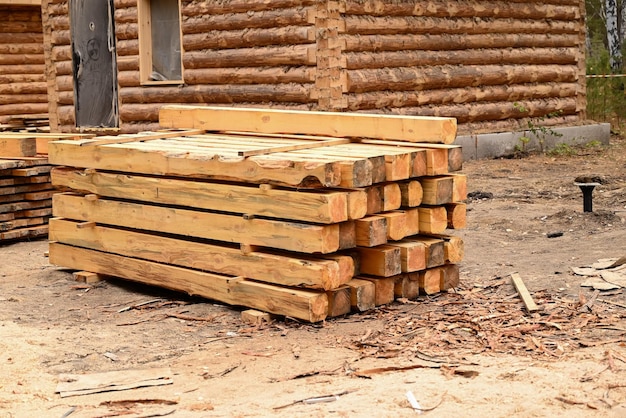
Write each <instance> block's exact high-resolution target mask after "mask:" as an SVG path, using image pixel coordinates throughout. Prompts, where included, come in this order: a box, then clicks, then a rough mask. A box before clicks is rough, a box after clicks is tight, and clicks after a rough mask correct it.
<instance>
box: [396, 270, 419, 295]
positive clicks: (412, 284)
mask: <svg viewBox="0 0 626 418" xmlns="http://www.w3.org/2000/svg"><path fill="white" fill-rule="evenodd" d="M419 293H420V287H419V274H418V273H409V274H401V275H399V276H396V277H395V285H394V296H395V297H396V299H398V298H404V299H409V300H413V299H417V297H418V296H419Z"/></svg>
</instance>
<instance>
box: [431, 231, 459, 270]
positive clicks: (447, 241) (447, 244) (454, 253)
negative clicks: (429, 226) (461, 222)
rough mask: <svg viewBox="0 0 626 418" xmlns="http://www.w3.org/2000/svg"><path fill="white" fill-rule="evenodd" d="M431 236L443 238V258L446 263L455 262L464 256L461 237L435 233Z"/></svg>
mask: <svg viewBox="0 0 626 418" xmlns="http://www.w3.org/2000/svg"><path fill="white" fill-rule="evenodd" d="M432 237H433V238H438V239H442V240H443V249H444V258H445V261H446V263H451V264H456V263H460V262H461V261H463V258H464V257H465V243H464V241H463V238H461V237H458V236H455V235H445V234H437V235H433V236H432Z"/></svg>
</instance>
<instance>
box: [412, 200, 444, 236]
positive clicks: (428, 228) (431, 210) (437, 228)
mask: <svg viewBox="0 0 626 418" xmlns="http://www.w3.org/2000/svg"><path fill="white" fill-rule="evenodd" d="M417 209H418V211H419V229H420V233H421V234H440V233H442V232H443V231H445V230H446V228H447V227H448V213H447V212H446V208H445V207H444V206H420V207H418V208H417Z"/></svg>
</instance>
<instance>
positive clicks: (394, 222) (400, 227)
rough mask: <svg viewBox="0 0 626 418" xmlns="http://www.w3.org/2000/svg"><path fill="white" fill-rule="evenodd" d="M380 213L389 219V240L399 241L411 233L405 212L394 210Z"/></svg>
mask: <svg viewBox="0 0 626 418" xmlns="http://www.w3.org/2000/svg"><path fill="white" fill-rule="evenodd" d="M379 215H380V216H382V217H383V218H385V219H387V240H389V241H397V240H401V239H402V238H404V237H406V236H408V235H409V232H408V231H409V227H408V225H407V216H406V213H405V212H403V211H392V212H384V213H380V214H379Z"/></svg>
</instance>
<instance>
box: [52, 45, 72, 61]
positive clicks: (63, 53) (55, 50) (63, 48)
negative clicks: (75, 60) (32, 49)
mask: <svg viewBox="0 0 626 418" xmlns="http://www.w3.org/2000/svg"><path fill="white" fill-rule="evenodd" d="M71 60H72V47H71V46H70V45H57V46H53V47H52V61H54V62H58V61H71Z"/></svg>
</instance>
